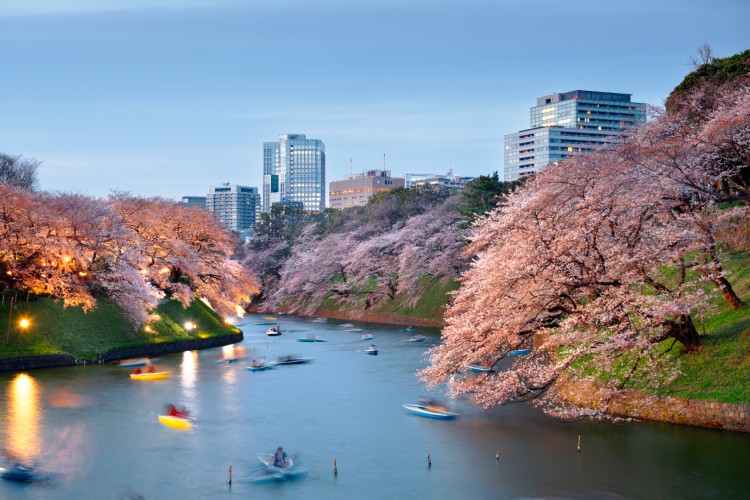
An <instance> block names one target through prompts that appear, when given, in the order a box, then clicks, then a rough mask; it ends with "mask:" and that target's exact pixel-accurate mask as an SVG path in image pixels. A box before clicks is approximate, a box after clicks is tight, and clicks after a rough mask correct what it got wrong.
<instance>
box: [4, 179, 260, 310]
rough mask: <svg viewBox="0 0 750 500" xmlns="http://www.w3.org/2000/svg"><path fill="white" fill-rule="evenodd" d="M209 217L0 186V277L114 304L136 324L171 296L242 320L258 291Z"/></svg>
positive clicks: (68, 301) (119, 199) (144, 202)
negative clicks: (103, 298)
mask: <svg viewBox="0 0 750 500" xmlns="http://www.w3.org/2000/svg"><path fill="white" fill-rule="evenodd" d="M233 248H234V240H233V239H232V237H231V235H229V234H228V233H227V232H226V231H225V230H224V229H222V228H221V227H219V226H218V225H217V224H216V223H215V222H214V221H213V220H212V219H210V218H209V217H208V215H207V214H203V213H202V212H195V211H191V212H189V213H188V212H186V209H185V208H183V207H180V206H179V205H177V204H175V203H173V202H169V201H167V200H160V199H143V198H136V197H129V196H127V195H124V194H121V193H120V194H114V195H113V196H112V197H110V199H109V200H100V199H96V198H91V197H87V196H83V195H79V194H69V193H44V192H42V193H31V192H29V191H26V190H24V189H21V188H17V187H14V186H10V185H8V184H0V270H2V273H3V274H2V276H3V279H4V281H5V282H6V284H7V286H10V287H15V288H20V289H24V290H27V291H29V292H31V293H36V294H45V295H50V296H53V297H56V298H59V299H62V300H63V303H64V304H65V305H66V306H81V307H83V309H84V310H89V309H91V308H92V307H95V305H96V296H97V295H104V296H107V297H109V298H110V299H111V300H113V301H115V302H116V303H117V304H118V305H119V306H120V307H121V308H122V310H123V311H124V312H125V313H126V315H127V316H128V317H129V318H130V319H131V320H132V321H133V323H134V324H142V323H143V322H145V321H147V320H148V319H150V318H151V311H152V310H153V309H154V308H155V307H156V306H157V305H158V301H159V300H160V299H161V298H162V297H163V296H164V294H165V292H168V293H170V294H171V295H172V296H173V297H175V298H177V299H179V300H181V301H182V303H183V304H184V305H186V306H187V305H188V304H189V303H190V302H191V301H192V300H194V299H195V298H196V297H197V298H201V299H203V300H205V301H207V302H208V303H209V304H211V306H212V307H213V308H214V309H215V310H216V311H217V312H219V313H221V314H237V313H238V312H242V311H243V310H244V309H243V307H244V306H245V305H247V304H248V303H249V300H250V296H251V294H253V293H256V292H257V285H256V284H255V281H254V280H253V279H252V278H251V277H249V276H248V275H247V274H246V273H245V271H244V269H243V268H242V266H240V264H239V263H238V262H237V261H235V260H233V259H232V258H231V256H232V250H233Z"/></svg>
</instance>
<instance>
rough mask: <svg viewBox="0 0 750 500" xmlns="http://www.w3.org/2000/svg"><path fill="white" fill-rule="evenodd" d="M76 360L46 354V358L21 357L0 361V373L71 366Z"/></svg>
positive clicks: (66, 356) (71, 357)
mask: <svg viewBox="0 0 750 500" xmlns="http://www.w3.org/2000/svg"><path fill="white" fill-rule="evenodd" d="M75 364H77V363H76V360H75V358H74V357H73V356H71V355H70V354H48V355H46V356H21V357H18V358H5V359H0V372H19V371H24V370H31V369H34V368H55V367H58V366H73V365H75Z"/></svg>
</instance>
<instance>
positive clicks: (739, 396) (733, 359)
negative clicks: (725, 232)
mask: <svg viewBox="0 0 750 500" xmlns="http://www.w3.org/2000/svg"><path fill="white" fill-rule="evenodd" d="M722 265H723V266H724V269H725V270H726V271H729V273H730V275H729V276H728V279H729V281H730V282H731V283H732V287H733V288H734V290H735V292H736V293H737V294H738V295H739V296H740V298H742V299H743V301H744V302H745V303H744V305H743V306H742V307H740V309H739V310H737V311H734V310H732V308H731V306H730V305H729V304H728V303H727V302H726V300H724V298H723V296H722V295H721V293H719V292H718V290H716V287H715V286H714V285H712V284H708V283H704V284H703V286H704V288H705V290H706V292H708V293H709V294H710V295H709V296H710V297H711V299H710V301H709V303H710V304H709V307H708V310H705V311H694V312H693V314H692V319H693V322H694V324H695V326H696V329H697V330H698V332H699V334H700V335H701V345H700V346H699V347H698V348H697V349H694V350H692V351H689V352H687V351H685V349H684V348H683V347H682V346H681V345H680V344H679V343H677V344H676V346H673V344H674V341H673V340H665V341H663V342H662V343H661V344H660V350H661V351H662V352H668V353H669V354H668V355H669V356H672V358H674V360H675V361H679V363H680V369H681V372H682V374H681V375H680V376H678V377H677V378H676V379H675V380H673V381H671V382H667V383H664V384H663V385H661V386H660V387H659V388H658V389H654V388H653V387H652V386H650V385H649V384H647V383H645V382H644V380H645V379H650V378H652V376H653V374H651V373H642V371H636V372H635V374H634V376H633V377H632V378H630V380H629V381H628V382H627V383H625V385H624V387H625V388H626V389H635V390H637V391H639V392H643V393H652V394H657V395H660V396H672V397H676V398H681V399H699V400H706V401H716V402H721V403H743V404H748V403H750V303H748V302H750V253H748V252H734V253H731V254H728V255H727V258H726V259H725V260H724V261H723V262H722ZM662 272H663V273H664V276H665V278H667V279H670V277H671V276H672V275H673V276H675V277H676V276H677V271H676V270H675V269H663V270H662ZM688 279H689V280H690V279H693V280H694V279H696V275H695V273H694V272H688ZM696 286H699V285H696ZM589 361H591V358H586V359H585V360H582V361H581V362H580V363H578V364H577V365H578V366H577V368H579V369H580V368H582V369H583V372H582V374H583V375H585V376H589V375H592V374H595V375H596V376H597V377H598V378H599V379H600V380H602V381H607V382H608V383H611V382H612V381H615V382H618V381H620V382H621V381H622V378H621V376H622V375H623V374H625V373H628V374H630V373H631V368H632V367H633V365H632V362H633V359H632V358H630V357H628V356H625V357H623V358H622V359H621V360H620V361H619V362H618V364H617V365H616V366H615V368H614V370H613V371H612V372H609V371H599V370H598V369H597V368H596V366H595V364H593V365H590V364H588V363H589ZM639 370H641V369H639Z"/></svg>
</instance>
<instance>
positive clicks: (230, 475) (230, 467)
mask: <svg viewBox="0 0 750 500" xmlns="http://www.w3.org/2000/svg"><path fill="white" fill-rule="evenodd" d="M229 487H230V488H231V487H232V466H231V465H230V466H229Z"/></svg>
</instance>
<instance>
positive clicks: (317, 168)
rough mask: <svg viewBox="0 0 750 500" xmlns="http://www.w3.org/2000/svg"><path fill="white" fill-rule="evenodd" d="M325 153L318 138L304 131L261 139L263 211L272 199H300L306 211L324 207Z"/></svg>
mask: <svg viewBox="0 0 750 500" xmlns="http://www.w3.org/2000/svg"><path fill="white" fill-rule="evenodd" d="M325 184H326V155H325V145H324V144H323V141H321V140H319V139H308V138H307V137H305V135H304V134H286V135H282V136H279V142H265V143H263V211H264V212H268V211H270V209H271V205H273V204H274V203H282V204H290V203H297V202H299V203H302V206H303V207H304V210H306V211H308V212H322V211H323V210H324V209H325Z"/></svg>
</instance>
